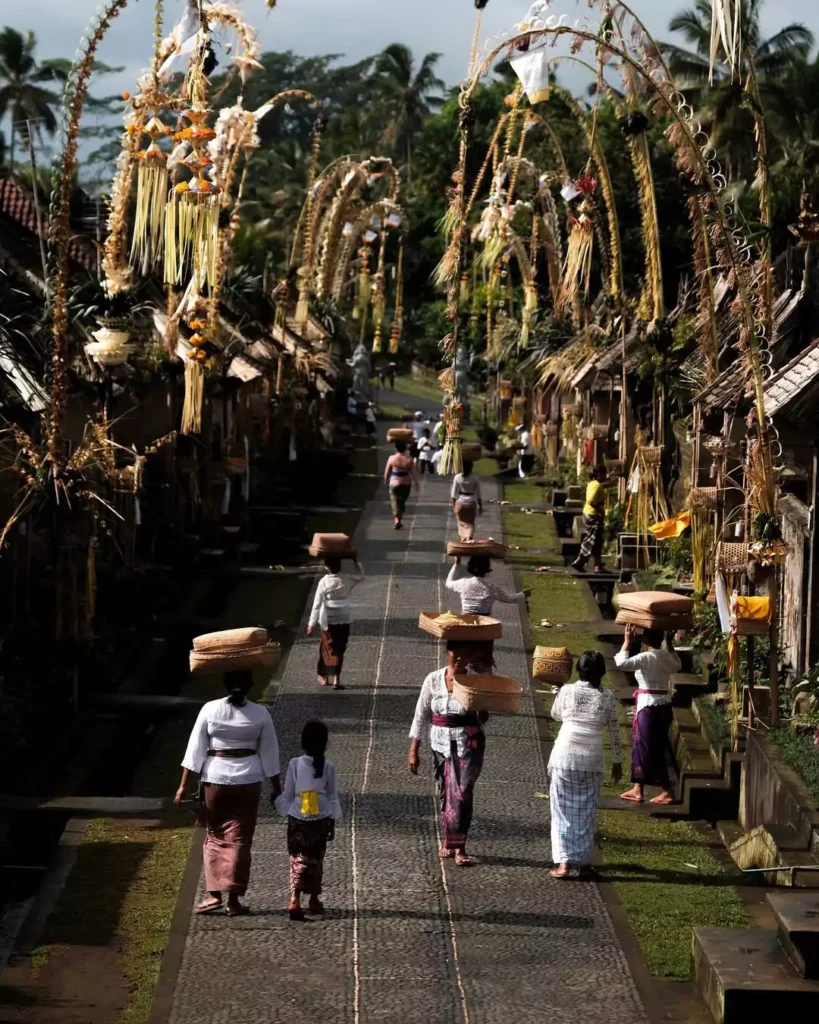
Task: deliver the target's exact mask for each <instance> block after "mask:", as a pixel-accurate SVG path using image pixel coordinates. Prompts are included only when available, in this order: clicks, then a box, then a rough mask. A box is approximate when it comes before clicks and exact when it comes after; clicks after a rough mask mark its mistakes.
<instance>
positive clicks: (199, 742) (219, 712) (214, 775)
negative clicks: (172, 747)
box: [182, 697, 279, 786]
mask: <svg viewBox="0 0 819 1024" xmlns="http://www.w3.org/2000/svg"><path fill="white" fill-rule="evenodd" d="M208 750H255V751H256V753H255V754H254V755H253V756H252V757H208ZM182 767H183V768H187V769H188V771H191V772H197V773H198V774H199V775H200V776H201V779H202V782H215V783H218V784H219V785H220V786H246V785H249V784H250V783H252V782H263V781H264V780H265V779H269V778H272V777H273V776H274V775H278V774H279V741H278V739H277V738H276V729H275V727H274V725H273V719H272V718H271V717H270V712H269V711H268V710H267V708H264V707H262V706H261V704H254V703H253V701H252V700H248V701H245V703H244V704H243V705H242V707H240V708H237V707H234V706H233V705H232V704H231V703H230V701H229V700H228V699H227V697H223V698H222V699H221V700H211V701H208V703H207V704H205V706H204V707H203V708H202V710H201V711H200V712H199V717H198V718H197V719H196V724H195V725H194V727H193V731H192V732H191V736H190V739H189V740H188V749H187V750H186V751H185V758H184V760H183V761H182Z"/></svg>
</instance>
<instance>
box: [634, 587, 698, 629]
mask: <svg viewBox="0 0 819 1024" xmlns="http://www.w3.org/2000/svg"><path fill="white" fill-rule="evenodd" d="M617 603H618V612H617V619H616V621H617V622H619V623H620V624H621V625H625V624H630V625H632V626H640V627H642V628H643V629H664V630H672V629H692V628H693V625H694V602H693V600H692V599H691V598H690V597H685V596H684V595H682V594H671V593H668V592H667V591H664V590H638V591H636V593H633V594H619V595H618V598H617Z"/></svg>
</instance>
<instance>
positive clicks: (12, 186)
mask: <svg viewBox="0 0 819 1024" xmlns="http://www.w3.org/2000/svg"><path fill="white" fill-rule="evenodd" d="M44 206H45V208H44V209H41V213H42V216H43V230H44V232H46V231H47V230H48V207H47V205H45V204H44ZM0 214H3V215H5V216H6V217H8V218H9V219H10V220H12V221H14V223H15V224H16V225H19V226H20V227H22V228H24V229H25V230H26V231H28V232H29V233H30V234H32V235H34V236H35V237H37V235H38V231H37V210H36V207H35V205H34V197H33V196H32V194H31V193H30V192H29V191H28V190H27V189H24V188H22V187H21V186H20V185H18V184H17V183H16V182H15V181H12V180H11V178H0ZM68 254H69V256H70V258H71V260H72V261H73V262H74V263H76V264H77V265H78V266H80V267H82V268H83V269H84V270H95V269H96V266H97V255H96V249H95V246H94V244H93V243H92V242H91V240H90V239H89V238H85V237H84V236H82V235H75V236H74V237H73V238H72V239H71V241H70V242H69V243H68Z"/></svg>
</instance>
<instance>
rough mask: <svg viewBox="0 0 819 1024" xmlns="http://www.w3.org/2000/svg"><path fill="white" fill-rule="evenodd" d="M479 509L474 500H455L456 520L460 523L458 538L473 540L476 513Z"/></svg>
mask: <svg viewBox="0 0 819 1024" xmlns="http://www.w3.org/2000/svg"><path fill="white" fill-rule="evenodd" d="M477 511H478V506H477V503H476V502H474V501H456V502H455V520H456V522H457V523H458V539H459V540H472V538H473V537H474V536H475V514H476V513H477Z"/></svg>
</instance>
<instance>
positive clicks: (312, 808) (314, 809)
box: [301, 789, 321, 817]
mask: <svg viewBox="0 0 819 1024" xmlns="http://www.w3.org/2000/svg"><path fill="white" fill-rule="evenodd" d="M301 813H302V814H311V815H313V817H315V816H317V815H318V814H320V813H321V811H320V810H319V802H318V793H317V792H316V791H315V790H314V789H308V790H306V791H305V792H304V793H302V795H301Z"/></svg>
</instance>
